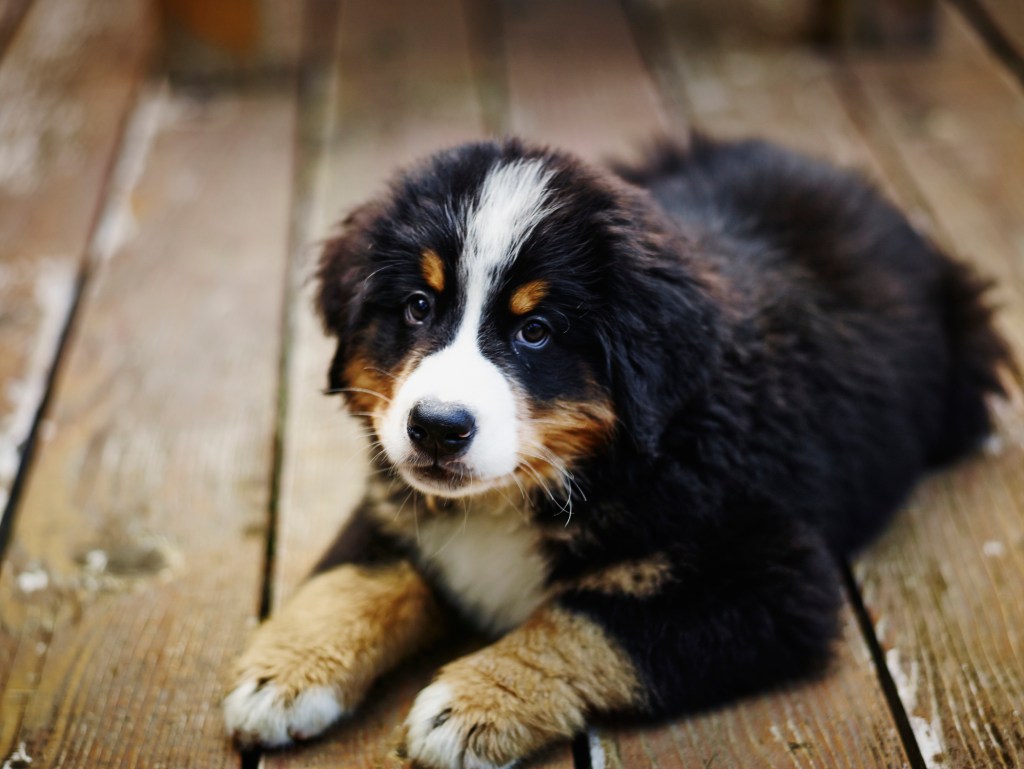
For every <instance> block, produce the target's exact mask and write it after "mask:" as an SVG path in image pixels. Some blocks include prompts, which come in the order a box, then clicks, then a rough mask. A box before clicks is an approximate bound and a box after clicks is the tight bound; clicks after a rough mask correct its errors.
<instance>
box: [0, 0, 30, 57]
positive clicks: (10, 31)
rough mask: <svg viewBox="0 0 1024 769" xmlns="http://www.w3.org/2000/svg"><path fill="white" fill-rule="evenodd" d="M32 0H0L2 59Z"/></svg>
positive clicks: (0, 50)
mask: <svg viewBox="0 0 1024 769" xmlns="http://www.w3.org/2000/svg"><path fill="white" fill-rule="evenodd" d="M30 3H31V0H0V61H2V60H3V57H4V54H5V53H6V52H7V46H8V45H9V44H10V42H11V39H12V38H13V37H14V36H15V35H16V34H17V32H18V28H19V26H20V25H21V20H22V19H23V18H24V17H25V13H26V12H27V11H28V7H29V5H30Z"/></svg>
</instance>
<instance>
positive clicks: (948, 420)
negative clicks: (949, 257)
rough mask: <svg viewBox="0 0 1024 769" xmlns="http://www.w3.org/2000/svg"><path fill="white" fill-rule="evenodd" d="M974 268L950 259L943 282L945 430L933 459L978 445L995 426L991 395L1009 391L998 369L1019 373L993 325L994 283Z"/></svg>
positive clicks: (944, 459)
mask: <svg viewBox="0 0 1024 769" xmlns="http://www.w3.org/2000/svg"><path fill="white" fill-rule="evenodd" d="M990 285H991V284H990V283H989V282H988V281H985V280H982V279H981V278H980V277H979V276H978V275H977V274H976V273H975V272H974V270H973V269H971V268H970V267H968V266H967V265H964V264H960V263H958V262H950V263H949V268H948V269H947V270H946V272H945V275H944V276H943V280H942V284H941V286H940V292H941V296H940V302H941V303H942V311H943V322H944V324H945V330H946V340H947V344H948V345H949V353H950V371H949V379H948V382H947V388H948V389H947V392H946V403H945V420H944V429H943V431H942V432H941V434H940V435H939V439H938V440H937V441H936V443H935V445H934V447H933V449H932V453H931V456H930V458H929V459H930V461H931V463H932V464H936V465H939V464H945V463H947V462H951V461H953V460H955V459H958V458H959V457H962V456H963V455H965V454H967V453H969V452H970V451H972V450H973V449H975V448H977V446H978V444H979V443H980V442H981V440H982V438H984V437H985V436H986V435H987V434H988V433H989V432H990V431H991V429H992V418H991V415H990V414H989V410H988V407H987V405H986V403H985V398H986V396H987V395H993V394H998V395H1006V390H1005V388H1004V387H1003V384H1002V382H1000V379H999V373H998V371H999V368H1000V367H1001V366H1002V367H1005V368H1006V369H1007V370H1009V371H1010V372H1013V373H1015V374H1019V369H1018V368H1017V365H1016V363H1015V361H1014V360H1013V356H1012V355H1011V354H1010V349H1009V347H1008V346H1007V344H1006V342H1005V340H1004V339H1003V338H1002V337H1001V336H1000V335H999V334H998V333H997V332H996V330H995V329H994V328H993V327H992V315H993V310H992V308H991V307H990V306H989V305H988V303H987V302H986V301H985V294H986V293H987V292H988V289H989V288H990Z"/></svg>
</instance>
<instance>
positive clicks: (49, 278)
mask: <svg viewBox="0 0 1024 769" xmlns="http://www.w3.org/2000/svg"><path fill="white" fill-rule="evenodd" d="M22 5H23V4H20V3H12V4H10V5H8V6H7V7H6V11H5V12H4V13H5V14H6V15H5V16H4V18H5V19H7V20H9V21H13V17H10V18H8V17H9V16H10V15H11V14H14V13H15V11H16V10H18V9H19V8H20V7H21V6H22ZM148 7H149V5H148V3H147V2H145V0H39V1H38V2H36V3H34V5H33V6H32V8H31V9H30V10H29V11H28V12H27V16H26V17H25V18H24V19H23V20H22V21H21V24H20V26H19V28H18V31H17V35H16V37H15V38H14V39H13V40H12V41H11V45H10V48H9V49H8V50H7V51H2V50H0V56H2V57H3V58H2V64H0V516H2V515H3V510H4V508H5V506H6V502H7V496H8V493H9V491H10V487H11V484H12V482H13V480H14V477H15V474H16V473H17V471H18V467H19V465H20V462H21V452H22V445H23V443H24V441H25V440H26V439H27V438H28V435H29V432H30V430H31V428H32V424H33V420H34V419H35V416H36V412H37V410H38V408H39V405H40V403H41V399H42V397H43V394H44V392H45V387H46V382H47V378H48V375H49V372H50V368H51V366H52V364H53V359H54V355H55V353H56V349H57V344H58V341H59V339H60V334H61V331H62V330H63V328H64V325H65V323H66V320H67V316H68V312H69V310H70V307H71V303H72V301H73V299H74V293H75V283H76V280H77V277H78V273H79V270H80V268H81V263H82V258H83V255H84V253H85V251H86V245H87V243H88V240H89V236H90V232H91V230H92V228H93V225H94V223H95V221H96V218H97V216H98V214H99V211H100V207H101V205H102V202H103V195H102V193H103V190H104V188H105V185H106V183H107V180H108V178H109V176H110V171H111V167H112V163H113V159H114V151H115V148H116V147H117V146H118V138H119V136H120V134H121V129H122V125H123V123H124V121H125V117H126V114H127V113H128V111H129V109H130V106H131V103H132V98H133V96H134V94H135V91H136V88H137V87H138V84H139V81H140V79H141V78H142V76H143V74H144V69H145V64H146V60H147V55H148V52H149V49H150V47H151V44H152V40H153V29H152V24H151V19H150V17H149V13H148ZM0 36H2V35H0ZM2 42H3V41H2V40H0V48H2ZM0 655H2V653H0ZM5 668H6V666H5V665H3V664H2V656H0V671H2V670H4V669H5ZM2 676H3V673H2V672H0V679H2Z"/></svg>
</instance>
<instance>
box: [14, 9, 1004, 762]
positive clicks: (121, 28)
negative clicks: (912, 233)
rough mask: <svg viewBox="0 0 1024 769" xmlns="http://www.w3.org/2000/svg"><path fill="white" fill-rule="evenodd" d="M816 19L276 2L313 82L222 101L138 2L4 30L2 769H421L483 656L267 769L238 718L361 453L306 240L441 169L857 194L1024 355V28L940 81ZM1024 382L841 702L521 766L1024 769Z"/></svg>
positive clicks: (774, 710)
mask: <svg viewBox="0 0 1024 769" xmlns="http://www.w3.org/2000/svg"><path fill="white" fill-rule="evenodd" d="M960 7H966V8H967V9H968V14H967V16H964V15H962V14H961V11H960V10H958V9H959V8H960ZM805 11H806V8H805V7H803V6H802V5H801V4H800V3H796V2H794V3H778V2H771V1H770V0H744V2H743V3H736V2H725V1H724V0H674V1H672V2H669V1H666V0H625V1H624V2H623V3H619V2H613V1H612V0H506V1H505V2H500V1H499V0H493V2H487V1H486V0H430V2H423V0H392V1H391V2H368V1H367V0H306V1H305V2H304V3H299V2H293V3H292V2H289V3H281V4H280V15H281V17H282V18H283V22H282V23H281V24H280V26H279V29H280V30H282V31H281V32H280V34H281V35H284V36H292V38H291V39H290V40H288V41H285V42H286V43H287V44H288V45H294V47H295V48H296V49H297V48H299V47H302V48H303V49H304V53H305V55H304V63H303V66H302V67H301V70H300V73H299V75H300V76H297V77H294V78H285V79H284V80H283V81H282V80H281V79H280V78H274V79H273V80H272V82H270V81H268V83H267V84H265V86H264V87H259V84H257V86H256V87H252V84H250V87H248V88H243V89H235V90H233V91H229V90H225V89H212V90H206V91H204V92H203V93H202V95H201V97H197V96H196V95H195V94H194V93H190V92H186V91H184V90H181V89H175V88H173V87H168V86H166V85H163V84H162V82H161V79H160V78H159V77H158V76H157V75H156V74H155V71H156V69H157V67H156V64H155V59H154V56H153V51H154V42H155V39H156V26H155V23H154V20H153V18H151V9H150V3H149V2H147V0H13V1H12V2H6V3H2V2H0V511H3V523H2V526H0V546H2V547H3V548H4V549H3V564H2V569H0V691H2V696H0V765H2V766H3V767H4V769H14V768H15V767H21V768H22V769H27V767H31V769H40V768H41V767H69V768H72V767H73V768H75V769H77V768H78V767H83V768H84V767H89V768H90V769H96V768H101V767H147V768H155V767H167V768H169V769H177V768H178V767H185V766H196V767H219V766H224V767H239V766H242V767H248V768H252V767H256V766H264V767H267V768H268V769H269V768H270V767H274V768H275V769H286V768H297V767H377V766H398V765H400V762H399V760H398V759H397V757H396V756H394V754H393V752H392V749H393V731H394V729H395V727H396V726H397V725H398V724H399V723H400V722H401V718H402V717H403V715H404V711H405V709H406V708H407V707H408V705H409V703H410V702H411V700H412V698H413V696H414V695H415V693H416V692H417V691H418V689H419V688H420V687H421V686H422V685H423V684H424V683H425V682H426V681H427V680H428V678H429V676H430V670H431V668H432V667H433V666H435V665H436V664H437V663H438V661H439V660H441V659H444V658H446V657H450V656H452V655H454V654H457V653H458V652H459V648H457V647H454V646H452V647H446V648H443V649H440V650H438V651H437V652H436V655H435V657H434V658H431V659H424V660H418V661H416V662H414V663H411V664H409V665H407V666H406V667H404V668H403V669H402V670H400V671H398V672H397V673H395V674H394V675H391V676H389V677H388V678H387V679H386V680H385V681H384V682H382V684H381V685H379V686H378V687H377V688H376V689H375V691H374V693H373V694H372V695H371V699H370V702H369V703H368V706H367V707H366V709H365V710H364V711H363V712H362V713H361V714H360V715H358V716H357V717H356V718H355V719H353V720H352V721H350V722H349V723H347V724H344V725H342V726H339V727H338V728H336V729H334V730H333V731H332V732H331V733H330V734H329V735H328V736H327V737H326V738H325V739H322V740H319V741H316V742H314V743H312V744H310V745H307V746H304V747H301V748H299V749H297V750H294V751H289V752H282V753H274V754H269V755H265V756H255V755H253V756H245V757H240V756H239V754H238V753H236V752H235V751H234V750H233V749H232V747H231V746H230V745H229V744H228V742H227V740H226V739H225V737H224V734H223V732H222V728H221V723H220V717H219V705H218V700H219V697H220V695H221V693H222V687H223V685H224V683H225V681H224V679H223V673H224V671H225V669H226V667H227V665H228V663H229V662H230V660H231V659H232V657H233V656H234V655H235V654H236V653H237V652H238V650H239V649H240V647H241V645H242V643H243V641H244V639H245V637H246V635H247V633H248V632H249V630H250V629H251V627H252V626H253V625H254V624H255V623H256V622H257V619H258V617H259V616H260V614H261V613H266V612H267V611H269V610H271V609H272V607H273V606H275V605H277V604H278V603H279V602H280V601H282V600H283V599H284V598H285V597H286V596H287V595H288V593H289V591H291V590H292V589H293V588H294V586H295V585H296V584H297V583H298V581H299V580H300V579H301V578H302V577H303V575H304V573H305V572H306V570H307V569H308V568H309V566H310V565H311V564H312V562H313V561H314V559H315V558H316V557H317V555H318V554H319V551H320V550H321V548H322V547H323V546H324V545H325V543H326V541H327V540H328V539H329V537H330V536H331V535H332V534H333V533H334V531H335V530H336V529H337V527H338V526H339V524H340V522H341V521H342V519H343V518H344V516H345V515H346V512H347V510H348V509H349V508H350V507H351V505H352V504H353V503H354V502H355V500H356V499H357V497H358V495H359V493H360V489H361V486H362V483H363V475H364V467H365V465H364V459H363V458H362V455H361V450H360V447H359V445H358V441H357V440H356V438H355V431H354V429H353V426H352V424H351V423H350V422H349V421H348V419H347V418H346V417H345V416H344V415H343V414H339V413H338V411H337V402H336V401H334V400H331V399H327V398H324V397H323V396H322V395H321V394H320V391H321V389H322V386H323V382H324V372H325V370H326V365H327V362H328V360H329V356H330V353H331V345H330V344H329V342H328V341H327V340H325V339H324V338H323V336H322V334H321V332H320V330H319V326H318V324H317V322H316V321H315V319H314V318H313V316H312V313H311V309H310V306H311V303H310V291H311V287H310V284H309V282H308V280H307V277H308V274H309V271H310V266H311V263H312V261H311V260H312V258H313V255H314V254H315V251H316V246H315V244H316V242H317V240H318V239H319V238H321V237H323V236H324V235H325V234H326V233H327V232H328V231H329V230H330V227H331V224H332V223H333V222H334V221H335V220H336V219H337V218H338V217H339V216H340V214H341V213H342V212H343V211H345V210H346V209H347V208H349V207H351V206H352V205H353V204H355V203H356V202H357V201H360V200H362V199H363V198H365V197H366V196H367V194H368V193H369V192H371V191H373V190H375V189H377V188H378V187H379V185H380V184H381V181H382V179H384V178H385V176H386V175H387V174H388V173H389V172H390V171H391V170H392V169H394V168H395V167H396V166H397V165H398V164H400V163H402V162H405V161H408V160H410V159H412V158H415V157H418V156H420V155H423V154H425V153H428V152H430V151H431V150H434V149H436V148H439V147H442V146H444V145H449V144H452V143H454V142H457V141H459V140H465V139H470V138H474V137H481V136H486V135H489V134H494V133H498V134H501V133H506V132H514V133H517V134H521V135H524V136H526V137H529V138H532V139H538V140H540V141H544V142H550V143H553V144H558V145H562V146H564V147H567V148H570V149H572V150H575V151H576V152H578V153H581V154H583V155H585V156H587V157H590V158H602V157H605V156H608V155H618V156H622V155H628V154H629V152H630V150H631V148H633V147H635V146H636V144H637V142H639V141H643V140H644V139H645V138H647V137H649V136H650V135H651V134H652V133H654V132H666V131H668V132H678V131H682V130H685V128H686V127H688V126H692V125H699V126H703V127H705V128H707V129H709V130H712V131H714V132H716V133H719V134H723V135H729V136H741V135H761V136H767V137H770V138H773V139H776V140H778V141H780V142H783V143H785V144H787V145H790V146H793V147H797V148H800V149H804V150H807V151H810V152H814V153H817V154H820V155H823V156H826V157H830V158H832V159H834V160H836V161H838V162H839V163H841V164H844V165H849V166H854V167H857V168H861V169H864V170H865V171H866V172H867V173H869V174H870V175H871V176H872V177H873V178H874V179H876V180H877V182H878V183H879V184H880V185H881V186H882V187H883V188H884V189H885V190H887V191H888V193H889V194H890V195H891V196H892V197H894V198H895V199H896V200H898V201H899V202H900V203H901V204H902V205H903V206H904V207H905V208H906V209H907V210H909V211H910V212H911V214H912V216H913V218H914V220H915V222H917V223H919V224H920V226H921V227H922V228H924V229H925V230H927V231H928V232H930V233H931V234H932V235H933V236H934V237H935V238H936V239H937V240H938V241H940V242H941V243H943V244H944V245H945V246H946V247H947V248H949V249H950V250H951V251H952V252H954V253H956V254H959V255H961V256H962V257H964V258H966V259H969V260H971V261H973V262H975V263H977V264H978V265H980V266H981V267H982V268H983V269H984V271H985V272H986V273H988V274H989V275H991V276H992V277H994V278H996V279H997V280H998V288H997V289H996V292H995V296H996V297H997V299H998V302H999V303H1000V304H1001V306H1002V311H1001V313H1000V315H999V323H1000V326H1001V328H1002V329H1003V330H1004V332H1005V333H1006V335H1007V337H1008V339H1010V341H1011V343H1012V345H1013V347H1014V349H1015V350H1016V351H1017V355H1018V357H1019V358H1020V359H1021V360H1024V89H1022V87H1021V82H1020V81H1019V80H1018V79H1017V75H1019V74H1020V72H1022V71H1024V70H1022V69H1021V67H1020V60H1014V59H1013V46H1012V45H1010V46H1009V48H1008V47H1007V46H1006V45H1003V46H1001V47H1000V46H999V45H997V44H994V48H993V46H992V45H990V44H991V43H992V41H993V39H994V38H993V36H992V35H991V29H989V30H988V32H986V33H985V37H984V38H982V36H980V35H979V34H978V33H977V32H976V23H977V22H976V17H977V14H978V13H979V12H980V13H982V14H984V18H985V19H986V20H987V23H988V25H989V26H990V27H993V28H995V29H997V30H1002V31H1003V32H1004V33H1005V38H1004V42H1005V41H1011V43H1014V44H1018V43H1019V45H1020V46H1021V47H1020V48H1018V49H1017V50H1018V51H1020V50H1024V42H1020V41H1022V40H1024V37H1022V36H1021V35H1022V33H1021V29H1024V27H1022V26H1021V25H1022V23H1024V4H1022V2H1021V0H980V1H979V0H960V2H959V3H958V4H957V5H956V6H943V7H942V9H941V14H940V29H941V34H940V41H939V44H938V45H937V47H936V49H935V50H933V51H930V52H923V53H922V52H917V53H902V54H882V53H878V52H875V53H870V52H868V53H848V54H846V55H843V56H828V55H824V54H822V53H820V52H816V51H814V50H811V49H808V48H806V47H803V46H802V45H801V44H800V42H799V40H800V31H801V28H802V20H803V19H804V18H805V17H806V13H805ZM968 17H970V18H971V19H974V21H973V22H972V21H969V20H968ZM997 42H998V41H997ZM285 47H287V45H286V46H285ZM995 48H998V49H999V50H997V51H996V53H993V50H994V49H995ZM1008 51H1009V53H1008ZM997 54H998V55H997ZM1015 62H1016V63H1015ZM1009 384H1010V388H1011V392H1012V396H1011V398H1010V399H1009V400H1008V401H1006V402H1001V403H999V404H998V406H997V414H998V421H999V434H998V435H997V436H995V437H993V439H992V440H991V441H990V442H989V444H988V446H987V449H986V451H985V452H983V453H982V454H981V455H979V456H978V457H977V458H976V459H973V460H971V461H968V462H965V463H963V464H962V465H960V466H959V467H957V468H955V469H953V470H952V471H950V472H946V473H943V474H941V475H938V476H936V477H933V478H931V479H929V480H928V481H927V482H926V483H924V484H923V485H922V486H921V488H920V489H919V491H918V493H917V494H915V496H914V497H913V499H912V501H911V502H910V504H908V506H907V509H906V510H905V511H904V512H903V513H902V514H901V516H900V517H899V519H898V521H897V523H896V524H895V525H894V526H893V527H892V528H891V529H890V530H889V531H888V532H887V533H886V534H885V535H884V536H883V537H882V539H881V540H880V541H879V542H877V543H876V544H875V545H873V546H872V547H871V548H870V549H869V550H868V551H867V552H865V553H864V554H863V555H861V556H860V557H859V558H858V559H857V560H856V561H855V562H853V563H851V564H848V572H849V576H850V580H849V585H848V591H847V606H846V609H845V610H844V614H843V618H844V625H845V634H844V640H843V643H842V645H841V647H840V649H839V650H838V655H837V659H836V662H835V664H834V666H833V669H832V671H831V673H830V674H829V675H828V676H827V677H825V678H824V679H823V680H821V681H819V682H817V683H814V684H811V685H803V686H795V687H792V688H788V689H784V690H782V691H778V692H775V693H772V694H768V695H765V696H761V697H756V698H750V699H747V700H745V701H743V702H740V703H738V704H735V705H733V706H731V707H728V708H724V709H721V710H716V711H714V712H711V713H706V714H703V715H700V716H697V717H694V718H689V719H685V720H681V721H679V722H677V723H673V724H669V725H665V726H660V727H650V728H635V727H630V728H624V727H621V726H615V725H614V724H611V725H601V724H599V725H595V727H594V728H593V729H592V731H591V732H590V733H589V734H588V735H584V736H583V737H581V738H580V739H579V740H577V742H576V744H575V746H574V748H573V750H571V751H570V747H569V746H563V747H562V748H559V749H558V750H555V751H552V752H551V753H549V754H548V755H546V756H543V757H541V758H539V759H537V760H535V761H533V762H532V763H531V764H530V766H532V767H545V768H546V769H569V767H572V766H574V765H575V766H578V767H587V766H593V767H595V768H596V767H607V768H608V769H619V768H622V769H648V768H649V769H655V768H657V769H669V768H670V767H698V768H709V767H714V768H715V769H719V768H726V769H730V768H732V767H741V768H743V769H746V768H748V767H795V768H799V769H809V768H811V767H821V768H828V767H849V768H850V769H868V768H873V767H912V769H922V768H923V767H932V768H947V767H971V768H972V769H974V768H982V767H986V768H987V767H1001V768H1003V769H1014V768H1019V767H1024V394H1022V389H1021V383H1020V382H1010V383H1009Z"/></svg>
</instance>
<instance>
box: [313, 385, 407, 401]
mask: <svg viewBox="0 0 1024 769" xmlns="http://www.w3.org/2000/svg"><path fill="white" fill-rule="evenodd" d="M338 393H365V394H366V395H373V396H376V397H377V398H380V399H381V400H382V401H384V402H385V403H391V399H390V398H389V397H388V396H386V395H384V394H383V393H379V392H377V391H376V390H369V389H367V388H365V387H335V388H327V389H326V390H324V391H323V394H324V395H337V394H338Z"/></svg>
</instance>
